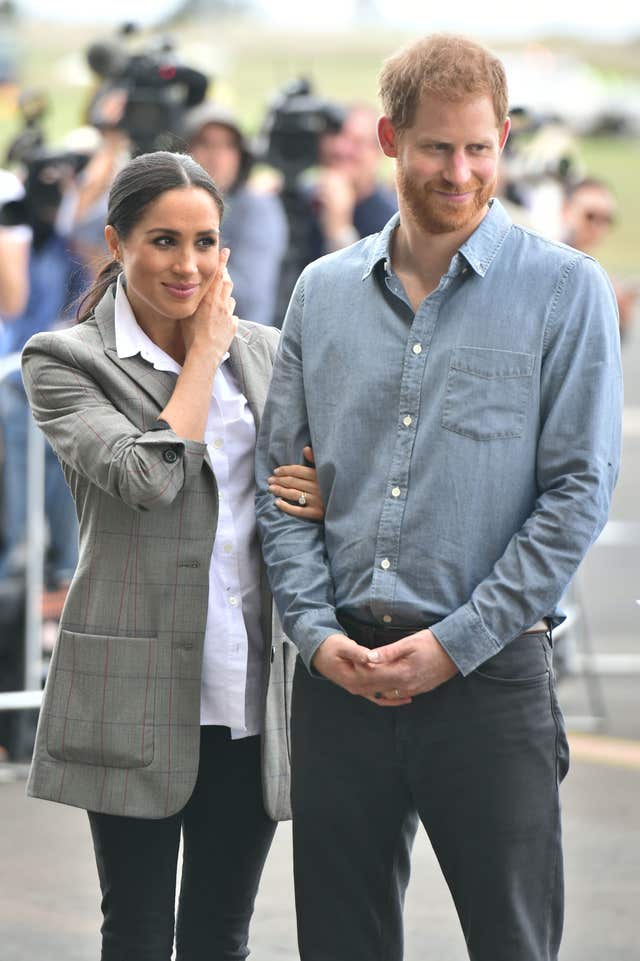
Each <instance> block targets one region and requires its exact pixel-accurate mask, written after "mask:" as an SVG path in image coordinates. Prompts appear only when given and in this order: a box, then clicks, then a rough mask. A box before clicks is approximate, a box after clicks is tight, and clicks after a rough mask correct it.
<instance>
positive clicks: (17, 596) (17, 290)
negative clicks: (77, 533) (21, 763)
mask: <svg viewBox="0 0 640 961" xmlns="http://www.w3.org/2000/svg"><path fill="white" fill-rule="evenodd" d="M23 198H24V187H23V185H22V183H21V182H20V180H19V179H18V177H16V175H15V174H13V173H10V172H9V171H8V170H0V211H2V210H3V208H4V205H5V204H12V203H15V202H16V201H21V200H22V199H23ZM30 247H31V228H30V227H28V226H27V225H26V224H19V225H16V226H11V225H6V224H3V223H1V222H0V329H1V327H2V323H3V321H2V319H1V317H2V316H4V317H11V316H13V315H15V314H19V313H21V312H22V310H23V309H24V307H25V304H26V302H27V298H28V294H29V251H30ZM1 363H2V358H0V364H1ZM3 389H4V385H3V384H2V383H0V397H1V396H2V393H3ZM3 447H4V439H3V437H2V431H0V464H1V463H2V462H3V459H4V457H3V455H4V452H3ZM2 499H3V494H2V491H0V503H2ZM2 537H3V534H2V529H0V543H1V541H2ZM23 612H24V599H23V593H22V589H21V585H20V584H18V585H17V589H16V585H15V584H13V583H12V584H8V583H7V581H6V579H3V580H0V690H2V691H7V690H8V691H12V690H16V689H18V688H19V687H20V685H21V683H22V680H23V673H24V672H23V665H22V656H21V655H22V630H23V624H24V621H23ZM20 720H21V719H20V718H19V717H18V716H17V714H13V713H12V712H7V711H2V712H0V761H6V760H8V759H14V760H17V759H18V757H17V752H16V747H17V743H16V742H17V734H18V728H19V724H20Z"/></svg>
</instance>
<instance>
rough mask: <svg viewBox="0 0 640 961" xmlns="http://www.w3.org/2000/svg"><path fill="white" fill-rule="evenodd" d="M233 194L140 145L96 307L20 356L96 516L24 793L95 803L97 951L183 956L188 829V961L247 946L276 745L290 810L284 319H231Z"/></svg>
mask: <svg viewBox="0 0 640 961" xmlns="http://www.w3.org/2000/svg"><path fill="white" fill-rule="evenodd" d="M222 208H223V205H222V201H221V199H220V195H219V193H218V191H217V189H216V187H215V186H214V184H213V181H212V180H211V179H210V178H209V176H208V175H207V174H206V173H205V171H204V170H203V169H202V168H201V167H200V166H199V165H198V164H197V163H195V161H193V160H192V159H191V158H190V157H187V156H182V155H177V154H170V153H165V152H158V153H154V154H147V155H143V156H140V157H137V158H136V159H134V160H132V161H130V162H129V163H128V164H127V165H126V166H125V168H124V169H123V170H122V171H121V172H120V173H119V174H118V176H117V177H116V179H115V181H114V183H113V186H112V189H111V192H110V197H109V212H108V218H107V223H108V226H107V227H106V231H105V234H106V239H107V243H108V246H109V249H110V251H111V253H112V255H113V262H112V263H111V264H110V265H109V266H108V267H106V268H105V269H104V270H103V271H102V273H101V274H100V275H99V277H98V279H97V280H96V283H95V285H94V287H93V288H92V289H91V291H90V292H89V294H88V295H87V298H85V301H84V303H83V305H82V307H81V310H80V313H79V320H81V321H83V322H82V323H80V324H78V325H77V326H76V327H74V328H72V329H70V330H65V331H58V332H56V333H43V334H37V335H36V336H35V337H33V338H32V339H31V340H30V341H29V343H28V344H27V346H26V348H25V351H24V355H23V375H24V380H25V385H26V389H27V393H28V395H29V399H30V403H31V406H32V410H33V412H34V416H35V418H36V420H37V422H38V424H39V425H40V427H41V428H42V430H43V431H44V433H45V434H46V436H47V437H48V439H49V440H50V442H51V444H52V446H53V447H54V449H55V451H56V453H57V454H58V456H59V458H60V460H61V462H62V464H63V469H64V472H65V476H66V479H67V482H68V483H69V486H70V488H71V491H72V493H73V496H74V499H75V502H76V507H77V511H78V516H79V520H80V558H79V563H78V568H77V571H76V574H75V576H74V579H73V582H72V584H71V587H70V590H69V594H68V597H67V601H66V604H65V608H64V611H63V615H62V619H61V623H60V635H59V639H58V644H57V646H56V650H55V653H54V656H53V659H52V662H51V668H50V671H49V677H48V679H47V686H46V691H45V696H44V703H43V709H42V712H41V717H40V722H39V727H38V734H37V739H36V749H35V754H34V760H33V764H32V769H31V774H30V779H29V786H28V791H29V793H30V794H31V795H32V796H36V797H43V798H48V799H50V800H56V801H61V802H63V803H66V804H73V805H76V806H79V807H84V808H86V809H87V810H88V812H89V820H90V824H91V832H92V837H93V843H94V848H95V853H96V860H97V866H98V873H99V877H100V883H101V887H102V893H103V900H102V910H103V914H104V923H103V927H102V935H103V948H102V961H116V959H117V961H125V959H126V961H131V959H133V958H135V959H136V961H145V959H150V961H151V959H153V961H168V959H169V958H170V957H171V951H172V945H173V939H174V900H175V882H176V862H177V855H178V845H179V841H180V835H181V832H182V835H183V840H184V856H183V870H182V880H181V892H180V905H179V911H178V921H177V932H176V938H177V957H178V959H179V961H196V959H198V961H201V959H202V958H204V957H207V958H211V959H224V961H227V959H240V958H244V957H246V955H247V954H248V949H247V934H248V926H249V920H250V917H251V912H252V908H253V901H254V897H255V893H256V890H257V886H258V881H259V878H260V874H261V871H262V867H263V864H264V860H265V858H266V854H267V851H268V848H269V845H270V843H271V839H272V836H273V832H274V830H275V824H274V822H273V820H271V818H269V817H268V816H267V813H266V812H265V809H264V806H263V803H262V792H261V769H260V742H261V740H262V746H263V754H264V755H265V756H264V757H263V772H262V773H263V784H264V788H265V792H264V794H265V800H266V801H267V802H268V804H269V810H270V813H271V814H274V815H278V814H279V813H282V810H281V809H282V807H283V804H284V802H286V793H287V776H288V745H287V743H286V736H287V725H286V722H285V719H284V715H285V707H286V705H285V699H286V696H287V684H286V681H287V677H285V669H286V668H287V663H286V662H285V654H286V645H285V644H284V643H283V641H282V637H281V635H280V634H279V633H278V632H277V631H276V632H275V633H273V635H272V629H271V626H272V616H271V604H270V600H269V599H268V593H267V590H266V581H265V578H264V572H263V569H262V562H261V559H260V553H259V548H258V545H257V540H256V531H255V522H254V511H253V485H254V481H253V446H254V442H255V433H256V426H257V421H258V420H259V417H260V411H261V409H262V405H263V402H264V399H265V395H266V390H267V385H268V381H269V374H270V370H271V363H272V357H273V353H274V351H275V347H276V343H277V337H278V335H277V332H276V331H274V330H272V329H268V328H264V327H260V326H258V325H256V324H250V323H248V322H245V321H238V320H237V318H236V317H234V313H233V312H234V300H233V298H232V296H231V282H230V280H229V277H228V274H227V271H226V263H227V258H228V253H229V252H228V250H223V251H222V252H220V251H219V250H218V245H217V241H218V236H219V230H220V218H221V215H222ZM114 281H115V282H114ZM306 453H307V455H309V456H310V455H311V451H310V450H309V449H307V451H306ZM281 472H282V476H281V479H280V481H279V483H278V484H277V485H276V486H274V491H275V493H276V494H286V495H287V497H288V500H287V501H285V500H281V501H279V503H280V504H281V506H282V508H283V510H287V511H289V512H293V513H296V514H298V515H300V516H302V517H306V518H311V519H318V518H320V517H321V516H322V505H321V503H320V500H319V496H318V492H317V488H316V486H315V483H314V473H313V471H311V470H310V469H309V468H304V467H296V466H295V465H294V466H292V467H291V468H290V469H287V468H282V469H281ZM305 501H306V503H305ZM270 662H273V663H272V664H270ZM269 666H271V668H272V671H271V674H272V679H271V682H270V686H269V693H268V695H267V698H266V712H265V707H264V705H265V687H266V679H267V675H268V673H269ZM265 713H266V717H267V723H266V726H265V723H264V715H265ZM260 734H262V738H260ZM283 738H284V739H285V740H284V742H283ZM265 745H266V747H265Z"/></svg>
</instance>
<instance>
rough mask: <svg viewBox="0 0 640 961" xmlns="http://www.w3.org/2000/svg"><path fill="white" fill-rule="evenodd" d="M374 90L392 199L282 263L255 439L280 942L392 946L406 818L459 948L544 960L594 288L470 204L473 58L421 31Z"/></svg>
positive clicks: (606, 461) (603, 500)
mask: <svg viewBox="0 0 640 961" xmlns="http://www.w3.org/2000/svg"><path fill="white" fill-rule="evenodd" d="M380 92H381V98H382V104H383V108H384V116H383V117H382V118H381V120H380V121H379V127H378V132H379V138H380V143H381V146H382V149H383V151H384V153H385V154H386V155H387V156H389V157H393V158H395V160H396V167H397V186H398V198H399V214H398V215H396V216H394V217H393V218H392V219H391V220H390V221H389V223H388V224H387V225H386V227H385V228H384V229H383V230H382V231H381V233H379V234H377V235H373V236H371V237H368V238H365V239H364V240H361V241H360V242H358V243H356V244H354V245H353V246H351V247H349V248H347V249H345V250H343V251H339V252H337V253H334V254H331V255H329V256H327V257H325V258H323V259H322V260H320V261H317V262H316V263H314V264H312V265H311V266H310V267H308V268H307V269H306V270H305V271H304V273H303V274H302V276H301V278H300V280H299V282H298V285H297V288H296V290H295V292H294V295H293V297H292V300H291V304H290V307H289V312H288V316H287V319H286V323H285V327H284V331H283V337H282V340H281V342H280V348H279V353H278V357H277V360H276V364H275V368H274V375H273V380H272V386H271V393H270V397H269V400H268V402H267V405H266V409H265V413H264V418H263V422H262V431H261V437H260V441H259V454H258V467H257V470H258V484H259V488H260V489H259V494H258V514H259V524H260V527H261V529H262V535H263V547H264V554H265V559H266V562H267V565H268V567H269V574H270V579H271V585H272V588H273V591H274V594H275V598H276V601H277V603H278V606H279V609H280V613H281V615H282V617H283V620H284V627H285V630H286V632H287V634H288V635H289V637H291V638H292V639H293V640H294V641H295V643H296V644H297V646H298V648H299V653H300V657H299V659H298V665H297V669H296V676H295V681H294V693H293V714H292V762H293V793H292V801H293V812H294V858H295V881H296V898H297V913H298V927H299V943H300V956H301V958H302V961H372V959H374V958H375V959H377V961H399V959H400V958H401V957H402V904H403V897H404V891H405V887H406V884H407V880H408V875H409V855H410V846H411V840H412V837H413V832H414V828H415V824H416V819H417V818H419V819H420V821H421V822H422V824H423V825H424V827H425V829H426V831H427V832H428V835H429V838H430V841H431V843H432V845H433V847H434V850H435V852H436V855H437V857H438V860H439V862H440V865H441V868H442V871H443V873H444V876H445V878H446V881H447V884H448V885H449V888H450V890H451V893H452V896H453V899H454V901H455V906H456V909H457V912H458V915H459V917H460V922H461V925H462V929H463V932H464V936H465V939H466V942H467V946H468V951H469V957H470V958H472V959H473V961H555V959H556V958H557V955H558V948H559V943H560V936H561V928H562V914H563V887H562V884H563V882H562V853H561V835H560V802H559V791H558V788H559V783H560V781H561V780H562V778H563V777H564V775H565V774H566V771H567V768H568V749H567V740H566V736H565V730H564V724H563V720H562V715H561V712H560V709H559V707H558V702H557V698H556V692H555V687H554V679H553V672H552V663H551V662H552V645H551V632H552V629H553V627H554V626H555V625H557V624H559V623H560V622H561V621H562V619H563V615H562V612H561V611H560V610H559V608H558V602H559V599H560V597H561V596H562V594H563V592H564V591H565V589H566V587H567V584H568V583H569V581H570V579H571V577H572V575H573V574H574V573H575V571H576V569H577V567H578V565H579V563H580V560H581V559H582V557H583V556H584V554H585V552H586V550H587V549H588V547H589V546H590V544H591V543H592V542H593V541H594V539H595V538H596V537H597V535H598V533H599V531H600V530H601V528H602V526H603V525H604V523H605V519H606V516H607V511H608V508H609V503H610V497H611V492H612V489H613V486H614V483H615V480H616V476H617V470H618V458H619V450H620V419H621V373H620V359H619V344H618V333H617V320H616V306H615V298H614V296H613V293H612V290H611V286H610V284H609V282H608V280H607V278H606V276H605V274H604V272H603V271H602V269H601V268H600V267H599V266H598V264H597V263H596V262H595V261H594V260H593V259H591V258H590V257H588V256H585V255H584V254H583V253H581V252H579V251H576V250H572V249H570V248H568V247H565V246H563V245H560V244H555V243H550V242H548V241H547V240H544V239H543V238H541V237H539V236H537V235H536V234H534V233H531V232H530V231H527V230H525V229H523V228H521V227H519V226H516V225H514V224H513V223H511V221H510V220H509V218H508V216H507V214H506V213H505V211H504V209H503V208H502V207H501V205H500V203H499V201H498V200H495V199H491V198H492V193H493V190H494V186H495V183H496V174H497V168H498V161H499V158H500V154H501V152H502V149H503V147H504V144H505V141H506V139H507V136H508V133H509V120H508V117H507V106H508V95H507V85H506V79H505V74H504V70H503V67H502V64H501V63H500V62H499V61H498V60H497V59H496V58H495V57H494V56H492V55H491V53H489V52H488V51H487V50H485V49H484V48H483V47H481V46H479V45H477V44H476V43H472V42H470V41H468V40H465V39H464V38H461V37H456V36H447V35H444V36H443V35H436V36H431V37H427V38H425V39H422V40H419V41H418V42H416V43H414V44H412V45H411V46H410V47H408V48H407V49H405V50H403V51H401V52H400V53H398V54H396V55H394V56H393V57H391V59H390V60H388V61H387V62H386V63H385V65H384V68H383V70H382V74H381V81H380ZM309 443H312V445H313V450H314V454H315V459H316V465H317V469H318V474H319V481H320V485H321V488H322V494H323V499H324V502H325V504H326V517H325V521H324V524H323V525H318V524H314V523H309V522H307V521H305V520H303V519H297V518H295V517H290V516H286V515H282V514H281V513H280V512H279V511H278V509H277V507H276V506H275V504H274V495H276V497H285V498H287V499H288V500H294V501H295V500H296V499H297V498H298V497H299V496H301V495H300V492H299V491H297V490H296V489H295V488H293V487H283V485H282V484H281V483H279V479H278V475H277V470H276V469H275V465H277V464H282V463H287V462H289V461H291V459H292V458H293V457H294V456H295V454H296V452H297V451H299V450H301V449H302V447H304V446H305V445H306V444H309ZM303 501H304V496H302V502H303ZM425 896H427V895H426V894H425ZM427 956H428V950H425V957H427Z"/></svg>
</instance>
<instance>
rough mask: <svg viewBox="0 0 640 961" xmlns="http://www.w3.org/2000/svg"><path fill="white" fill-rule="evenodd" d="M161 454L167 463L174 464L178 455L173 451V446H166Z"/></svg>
mask: <svg viewBox="0 0 640 961" xmlns="http://www.w3.org/2000/svg"><path fill="white" fill-rule="evenodd" d="M162 456H163V458H164V460H165V461H166V463H167V464H175V462H176V461H177V459H178V455H177V454H176V452H175V451H174V449H173V447H166V448H165V449H164V450H163V451H162Z"/></svg>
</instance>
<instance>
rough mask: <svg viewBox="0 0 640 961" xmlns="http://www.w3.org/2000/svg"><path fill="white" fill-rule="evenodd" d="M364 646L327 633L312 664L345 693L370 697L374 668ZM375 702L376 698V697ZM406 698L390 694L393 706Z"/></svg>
mask: <svg viewBox="0 0 640 961" xmlns="http://www.w3.org/2000/svg"><path fill="white" fill-rule="evenodd" d="M372 653H373V652H372V651H370V650H369V648H368V647H361V646H360V645H359V644H356V642H355V641H352V640H351V639H350V638H349V637H346V636H345V635H344V634H330V635H329V637H327V638H325V640H324V641H323V642H322V644H321V645H320V647H319V648H318V649H317V651H316V653H315V654H314V656H313V660H312V662H311V663H312V666H313V668H314V669H315V670H316V671H318V673H319V674H322V675H323V677H326V678H327V679H328V680H329V681H333V683H334V684H338V685H339V686H340V687H343V688H344V689H345V691H348V692H349V694H358V695H361V696H362V697H366V698H369V700H374V698H375V692H376V690H377V688H376V684H377V683H378V681H377V679H376V674H377V669H376V670H373V669H372V666H371V663H370V656H371V654H372ZM376 703H378V701H376ZM408 703H409V699H405V698H393V703H392V706H393V707H399V706H400V705H401V704H408Z"/></svg>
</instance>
